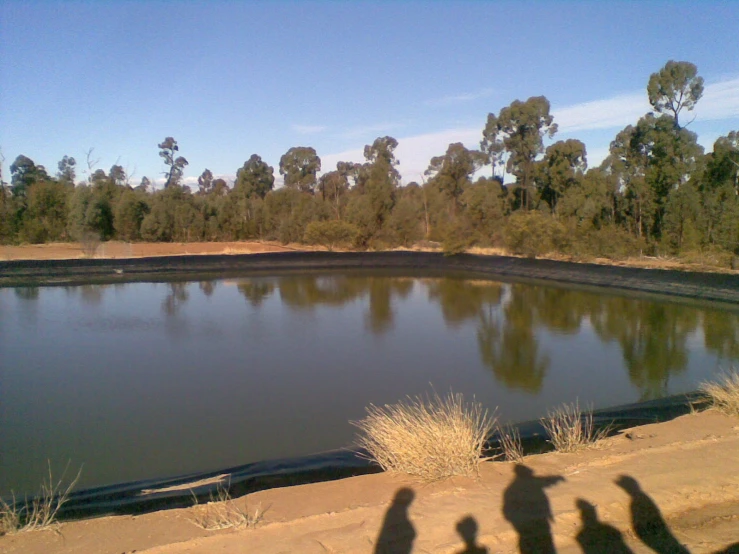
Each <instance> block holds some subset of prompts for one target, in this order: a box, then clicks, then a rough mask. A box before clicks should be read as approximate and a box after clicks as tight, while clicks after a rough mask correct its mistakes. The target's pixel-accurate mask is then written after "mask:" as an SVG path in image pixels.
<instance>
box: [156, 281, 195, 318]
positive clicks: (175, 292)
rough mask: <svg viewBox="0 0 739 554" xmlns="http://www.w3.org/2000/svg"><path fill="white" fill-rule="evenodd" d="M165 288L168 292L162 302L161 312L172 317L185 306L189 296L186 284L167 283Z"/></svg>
mask: <svg viewBox="0 0 739 554" xmlns="http://www.w3.org/2000/svg"><path fill="white" fill-rule="evenodd" d="M167 286H168V288H169V291H168V293H167V296H166V297H165V298H164V300H163V301H162V311H164V313H165V314H167V316H169V317H172V316H175V315H177V312H179V310H180V308H182V306H184V305H185V303H186V302H187V301H188V299H189V298H190V294H189V293H188V292H187V283H168V284H167Z"/></svg>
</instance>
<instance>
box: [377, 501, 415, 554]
mask: <svg viewBox="0 0 739 554" xmlns="http://www.w3.org/2000/svg"><path fill="white" fill-rule="evenodd" d="M415 497H416V495H415V493H414V492H413V490H412V489H409V488H406V487H404V488H402V489H398V491H397V492H396V493H395V497H394V498H393V503H392V504H391V505H390V507H389V508H388V510H387V512H385V519H383V521H382V527H381V528H380V534H379V535H378V536H377V542H376V544H375V554H410V552H411V549H412V548H413V541H414V540H415V538H416V530H415V529H414V527H413V524H412V523H411V521H410V519H409V518H408V508H409V506H410V505H411V502H413V499H414V498H415Z"/></svg>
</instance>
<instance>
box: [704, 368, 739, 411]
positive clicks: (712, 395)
mask: <svg viewBox="0 0 739 554" xmlns="http://www.w3.org/2000/svg"><path fill="white" fill-rule="evenodd" d="M700 390H701V392H702V393H703V394H705V395H706V396H707V397H708V400H709V401H710V403H711V407H712V408H715V409H717V410H718V411H720V412H722V413H725V414H726V415H731V416H739V370H736V369H733V370H731V371H729V372H727V373H725V374H724V375H722V376H721V377H720V378H719V379H718V381H715V382H706V383H702V384H701V386H700Z"/></svg>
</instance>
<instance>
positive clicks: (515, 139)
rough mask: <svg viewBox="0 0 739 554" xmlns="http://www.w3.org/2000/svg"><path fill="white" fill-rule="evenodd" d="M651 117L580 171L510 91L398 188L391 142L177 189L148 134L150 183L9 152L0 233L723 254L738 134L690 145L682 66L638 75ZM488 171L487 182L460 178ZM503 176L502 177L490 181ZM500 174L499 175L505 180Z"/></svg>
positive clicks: (204, 177) (687, 80) (728, 241)
mask: <svg viewBox="0 0 739 554" xmlns="http://www.w3.org/2000/svg"><path fill="white" fill-rule="evenodd" d="M647 94H648V97H649V101H650V104H651V105H652V107H653V110H654V111H653V112H649V113H647V114H645V115H644V116H643V117H641V118H640V119H639V120H638V121H637V122H636V123H635V124H632V125H628V126H627V127H626V128H624V129H623V130H621V131H620V132H619V133H618V134H617V135H616V137H615V138H614V140H613V141H612V142H611V145H610V151H609V155H608V157H607V158H606V159H605V160H604V161H603V163H602V164H601V165H600V166H598V167H593V168H588V164H587V152H586V148H585V145H584V144H583V143H582V142H581V141H579V140H576V139H568V140H561V141H557V142H553V143H552V144H551V145H550V146H548V147H547V148H546V149H545V148H544V138H545V137H548V138H549V139H553V138H554V136H555V135H556V133H557V130H558V129H557V124H556V123H555V122H554V118H553V116H552V115H551V114H550V104H549V101H548V100H547V99H546V98H545V97H544V96H536V97H531V98H529V99H527V100H526V101H521V100H515V101H513V102H512V103H511V104H510V105H509V106H507V107H504V108H503V109H501V110H500V112H499V113H497V114H495V113H490V114H488V116H487V121H486V124H485V126H484V128H483V130H482V140H481V142H480V148H479V149H478V150H473V149H468V148H466V147H465V146H464V145H463V144H461V143H453V144H450V145H449V147H448V148H447V150H446V152H445V153H444V154H442V155H439V156H436V157H434V158H432V159H431V160H430V162H429V166H428V169H427V170H426V172H425V174H424V177H423V179H422V181H423V182H422V183H420V184H419V183H416V182H411V183H409V184H407V185H405V186H401V184H400V174H399V172H398V170H397V165H398V161H397V160H396V158H395V149H396V147H397V146H398V142H397V140H396V139H394V138H393V137H389V136H386V137H379V138H377V139H376V140H375V141H374V142H373V143H372V144H371V145H367V146H365V149H364V157H365V162H364V163H352V162H339V163H337V165H336V169H334V170H331V171H328V172H326V173H323V174H322V175H320V176H319V173H320V171H321V159H320V157H319V156H318V155H317V153H316V151H315V149H314V148H312V147H307V146H298V147H294V148H290V149H289V150H288V151H287V152H286V153H285V154H284V155H283V156H282V158H281V159H280V163H279V168H278V170H279V173H280V175H282V176H283V179H284V186H283V187H280V188H275V186H274V185H275V176H274V172H275V168H273V167H272V166H270V165H268V164H267V163H266V162H264V161H263V160H262V159H261V157H260V156H259V155H257V154H253V155H252V156H251V157H250V158H249V159H248V160H246V161H245V162H244V164H243V166H242V167H241V168H240V169H239V170H238V172H237V174H236V179H235V181H234V182H233V183H232V184H229V183H227V182H226V181H225V180H223V179H218V178H215V177H214V176H213V173H212V172H211V171H210V170H208V169H205V170H204V171H203V172H202V173H201V175H200V176H199V177H198V188H197V190H196V191H194V192H193V191H192V190H191V189H190V187H187V186H184V185H183V183H182V181H183V175H184V170H185V168H186V167H187V166H188V161H187V159H186V158H185V157H184V156H182V155H181V154H180V152H179V144H178V143H177V141H176V140H175V139H174V138H173V137H166V138H165V139H164V140H163V141H162V142H161V143H160V144H159V145H158V147H159V156H160V157H161V158H162V160H163V162H164V164H165V167H166V168H167V171H166V172H165V184H164V188H163V189H162V190H153V187H152V186H151V182H150V180H149V179H148V178H146V177H144V178H142V180H141V183H140V184H139V185H138V186H136V187H133V186H131V184H130V177H129V176H128V175H127V174H126V171H125V170H124V169H123V168H122V167H121V166H120V165H113V166H112V167H111V168H110V170H109V171H108V172H107V173H106V172H105V171H104V170H102V169H99V168H96V165H97V162H96V160H94V159H92V149H91V150H90V151H88V153H87V160H86V170H85V173H86V175H87V178H86V179H85V180H84V181H82V182H76V178H77V173H76V172H77V162H76V160H75V159H74V158H71V157H69V156H64V157H63V158H62V160H60V161H59V163H58V171H57V172H56V174H55V175H50V174H49V172H48V171H47V170H46V168H44V167H43V166H41V165H37V164H35V163H34V162H33V160H31V159H30V158H28V157H27V156H25V155H19V156H18V157H17V158H16V159H15V160H14V162H13V163H12V164H11V166H10V172H11V180H10V183H9V184H8V183H6V182H5V181H4V180H3V176H2V174H0V243H4V244H13V243H19V242H27V243H43V242H51V241H69V240H74V241H85V240H91V239H94V240H110V239H118V240H123V241H139V240H145V241H178V242H189V241H200V240H206V241H231V240H245V239H267V240H280V241H282V242H284V243H287V242H308V243H313V244H324V245H326V246H328V247H329V248H332V247H333V246H335V245H341V244H344V245H347V246H353V247H356V248H388V247H394V246H410V245H412V244H413V243H415V242H418V241H421V240H430V241H438V242H442V243H443V245H444V249H445V251H447V252H449V253H455V252H461V251H464V250H465V249H467V248H469V247H471V246H473V245H480V246H504V247H507V248H509V249H510V250H512V251H513V252H516V253H521V254H525V255H530V256H536V255H540V254H544V253H547V252H561V253H563V254H569V255H574V256H579V257H588V256H603V257H611V258H616V257H625V256H629V255H634V254H641V253H643V254H650V255H656V254H673V255H691V254H694V253H697V254H701V255H705V254H706V253H709V254H711V255H712V256H714V257H716V259H719V260H721V263H733V262H732V260H733V258H734V256H735V255H736V254H739V131H732V132H730V133H729V134H728V135H727V136H722V137H719V138H718V139H717V140H716V142H715V144H714V148H713V152H710V153H707V154H706V153H705V152H704V150H703V147H702V146H700V145H699V144H698V142H697V135H696V134H695V133H693V132H691V131H690V130H689V129H688V128H687V127H688V125H689V123H688V124H687V125H681V120H680V117H681V116H683V115H684V114H685V113H686V112H690V111H691V110H693V109H694V107H695V105H696V103H697V102H698V101H699V100H700V98H701V96H702V94H703V79H702V78H701V77H700V76H698V74H697V68H696V66H695V65H693V64H691V63H689V62H682V61H681V62H676V61H672V60H671V61H669V62H667V64H666V65H665V66H664V67H663V68H661V69H660V70H659V71H658V72H656V73H654V74H652V75H651V77H650V79H649V82H648V84H647ZM485 167H490V168H491V173H490V176H489V177H480V178H477V179H474V176H475V175H476V174H478V172H479V171H480V170H481V169H483V168H485ZM0 169H1V168H0ZM506 176H509V179H506ZM507 180H510V181H511V182H510V183H506V181H507Z"/></svg>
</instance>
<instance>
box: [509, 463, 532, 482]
mask: <svg viewBox="0 0 739 554" xmlns="http://www.w3.org/2000/svg"><path fill="white" fill-rule="evenodd" d="M513 471H514V473H515V474H516V477H520V478H521V479H526V478H530V477H533V476H534V470H533V469H531V468H530V467H528V466H525V465H523V464H516V466H515V467H514V468H513Z"/></svg>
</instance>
